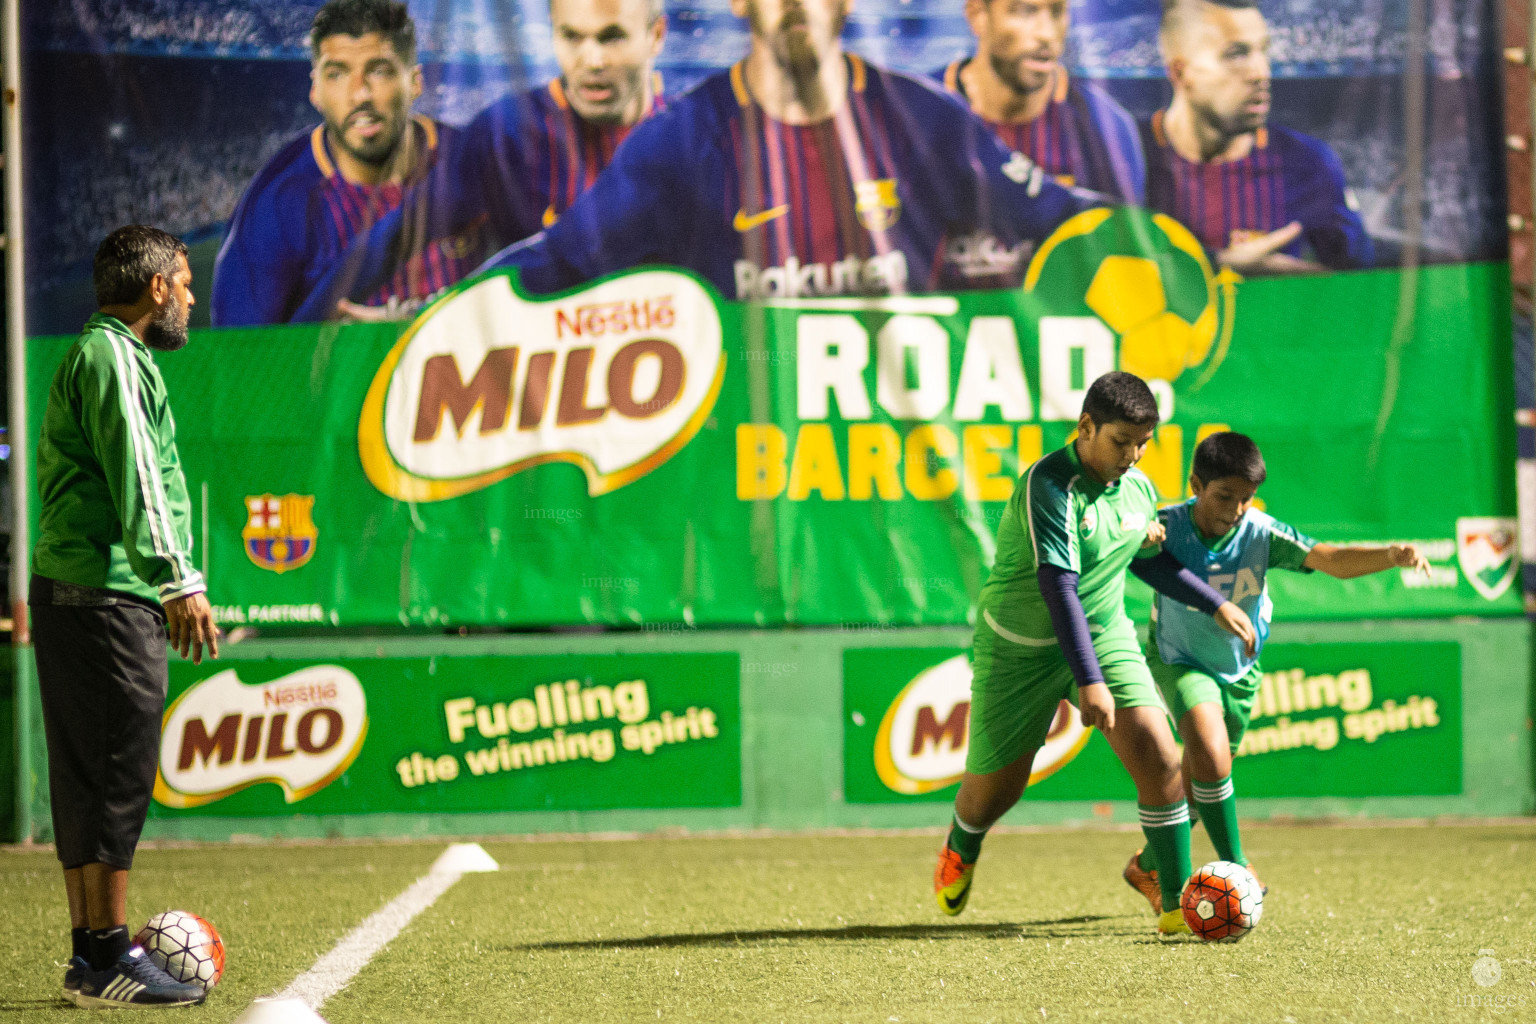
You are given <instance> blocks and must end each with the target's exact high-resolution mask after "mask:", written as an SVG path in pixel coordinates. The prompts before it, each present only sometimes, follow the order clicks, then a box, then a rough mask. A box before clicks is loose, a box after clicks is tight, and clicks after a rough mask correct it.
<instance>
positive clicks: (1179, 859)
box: [1136, 800, 1189, 909]
mask: <svg viewBox="0 0 1536 1024" xmlns="http://www.w3.org/2000/svg"><path fill="white" fill-rule="evenodd" d="M1136 810H1137V812H1138V813H1140V815H1141V831H1142V832H1143V833H1144V834H1145V835H1146V837H1147V852H1149V853H1151V854H1152V860H1153V861H1154V862H1155V863H1156V864H1157V884H1158V885H1159V886H1160V887H1161V888H1162V890H1163V906H1164V907H1165V908H1169V909H1172V908H1174V907H1177V906H1178V905H1179V897H1180V896H1181V895H1183V890H1184V880H1185V879H1186V878H1188V877H1189V806H1188V805H1187V804H1185V802H1184V801H1183V800H1180V801H1179V802H1178V803H1175V804H1168V805H1167V806H1166V807H1148V806H1147V805H1146V804H1137V805H1136ZM1143 857H1144V858H1145V854H1143ZM1143 867H1145V864H1143Z"/></svg>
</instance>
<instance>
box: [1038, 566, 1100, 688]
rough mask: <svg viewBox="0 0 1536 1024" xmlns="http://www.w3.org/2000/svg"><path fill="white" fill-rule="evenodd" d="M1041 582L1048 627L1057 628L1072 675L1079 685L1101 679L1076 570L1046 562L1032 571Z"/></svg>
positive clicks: (1062, 650) (1057, 637) (1058, 641)
mask: <svg viewBox="0 0 1536 1024" xmlns="http://www.w3.org/2000/svg"><path fill="white" fill-rule="evenodd" d="M1035 578H1036V579H1037V580H1038V582H1039V584H1040V596H1041V597H1043V598H1045V607H1046V608H1047V609H1048V610H1049V611H1050V613H1051V627H1052V628H1053V629H1054V630H1055V631H1056V641H1057V643H1059V644H1060V645H1061V653H1062V654H1063V655H1065V656H1066V659H1067V665H1068V667H1070V668H1071V669H1072V678H1073V679H1075V680H1077V685H1078V687H1079V688H1082V687H1084V686H1092V685H1093V684H1095V683H1102V682H1103V681H1104V671H1103V670H1102V669H1101V668H1099V656H1098V655H1097V654H1095V653H1094V650H1093V634H1092V633H1090V632H1089V631H1088V616H1087V615H1086V614H1084V612H1083V602H1082V601H1081V600H1079V599H1078V596H1077V573H1075V572H1067V571H1066V570H1065V569H1060V568H1057V567H1056V566H1054V565H1051V564H1050V563H1049V562H1047V563H1044V564H1042V565H1041V566H1040V568H1039V569H1038V570H1037V571H1036V573H1035Z"/></svg>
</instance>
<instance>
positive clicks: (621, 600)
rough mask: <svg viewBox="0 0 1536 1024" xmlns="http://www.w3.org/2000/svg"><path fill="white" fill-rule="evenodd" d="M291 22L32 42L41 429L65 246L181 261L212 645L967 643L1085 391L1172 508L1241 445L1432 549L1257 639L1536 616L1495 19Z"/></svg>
mask: <svg viewBox="0 0 1536 1024" xmlns="http://www.w3.org/2000/svg"><path fill="white" fill-rule="evenodd" d="M320 6H321V5H320V4H318V3H313V2H303V3H301V2H289V0H262V2H256V0H242V2H239V3H220V4H212V3H206V2H203V0H158V2H157V3H156V4H154V5H153V7H154V14H153V16H148V15H144V14H143V13H142V12H139V11H137V5H128V4H126V3H123V2H122V0H80V2H77V3H72V4H56V5H29V9H28V11H27V14H26V18H27V25H26V39H25V42H26V48H27V74H28V79H29V87H28V89H27V90H26V95H27V96H28V97H29V101H28V102H29V103H30V109H29V111H28V115H29V116H28V123H29V125H30V129H29V136H28V138H27V145H28V150H27V160H28V162H29V167H30V179H31V180H33V181H36V182H38V183H39V184H38V186H37V187H36V188H35V189H34V190H33V191H32V192H31V194H30V197H29V206H28V209H27V255H28V260H29V300H30V301H29V310H30V333H31V334H32V336H33V341H32V350H31V354H32V368H31V386H32V392H33V398H34V402H35V406H34V407H35V408H39V409H40V408H41V406H42V402H41V399H42V396H43V394H44V391H45V389H46V386H47V381H48V379H49V376H50V374H51V372H52V368H53V366H54V364H55V362H56V360H57V358H58V356H59V355H60V354H61V353H62V351H63V348H64V346H65V345H67V343H68V340H69V338H70V336H71V335H72V334H73V333H74V332H75V331H76V330H77V329H78V327H79V324H80V323H81V322H82V321H83V320H84V318H85V317H86V316H87V315H89V313H90V312H91V310H92V302H91V295H90V287H89V280H90V257H91V253H92V251H93V248H94V245H95V243H96V241H97V240H98V239H99V238H100V237H101V236H102V235H103V234H104V233H105V232H106V231H107V230H110V229H111V228H112V227H114V226H116V225H118V224H120V223H127V222H131V221H147V222H153V223H156V224H159V225H161V226H163V227H166V228H168V229H170V230H172V231H174V232H175V233H177V234H178V235H180V236H181V237H183V238H184V239H186V240H187V242H188V243H189V245H190V246H191V249H192V265H193V270H194V275H195V283H194V289H195V291H196V292H197V295H198V298H199V302H198V304H197V306H196V307H195V308H194V310H193V317H194V321H193V322H194V325H195V326H198V327H200V328H201V329H203V330H204V331H206V332H208V333H207V334H206V335H204V336H203V338H202V340H201V341H200V343H199V344H197V345H194V346H191V347H190V348H188V349H187V351H186V352H184V353H180V354H177V355H175V356H171V357H168V358H166V359H165V360H163V371H164V373H165V376H166V378H167V380H168V381H169V383H170V387H171V389H172V392H173V393H174V394H175V396H176V408H177V416H178V422H179V424H180V427H181V430H180V434H179V443H180V446H181V451H182V454H183V458H184V461H185V465H186V470H187V475H188V482H189V488H190V490H191V493H192V499H193V506H194V516H195V518H196V520H197V522H196V524H195V532H196V535H197V538H198V550H199V552H200V553H201V557H202V558H204V559H205V560H206V562H207V563H208V564H207V565H206V566H205V568H206V569H207V571H208V573H209V575H210V578H214V579H217V580H219V586H218V588H217V598H218V601H219V607H218V609H217V611H218V615H219V617H220V619H221V621H222V622H223V623H224V624H225V625H226V626H229V627H235V626H240V625H267V624H281V625H284V626H289V627H313V628H317V629H323V628H329V627H336V626H374V625H398V624H403V625H407V626H450V627H452V626H568V625H602V626H615V627H632V628H640V627H652V626H675V627H677V628H693V627H697V626H707V625H749V626H779V625H793V624H803V625H836V624H847V623H870V624H883V625H896V626H901V625H961V624H965V623H966V622H968V621H969V620H970V617H971V616H972V615H973V602H974V599H975V596H976V594H977V592H978V590H979V587H980V584H981V582H982V580H983V579H984V578H985V573H986V567H987V566H988V564H989V563H990V559H991V556H992V552H993V546H994V536H995V529H996V525H997V522H998V520H999V517H1000V515H1001V512H1002V509H1003V507H1004V504H1005V502H1006V500H1007V498H1008V496H1009V494H1010V493H1011V490H1012V486H1013V481H1014V479H1015V478H1016V477H1017V475H1018V474H1019V473H1020V472H1021V470H1022V469H1023V468H1025V467H1027V466H1028V465H1029V464H1030V463H1032V462H1033V461H1035V460H1036V459H1038V458H1039V457H1040V456H1041V455H1042V454H1043V453H1045V452H1049V451H1050V450H1052V449H1053V448H1055V447H1058V446H1060V445H1061V444H1063V443H1064V442H1065V440H1066V439H1067V437H1068V436H1069V433H1070V431H1071V430H1072V428H1073V426H1074V424H1075V421H1076V419H1077V416H1078V412H1079V409H1080V406H1081V402H1082V396H1083V393H1084V390H1085V389H1086V387H1087V385H1088V383H1089V382H1091V381H1092V380H1093V379H1094V378H1095V377H1096V376H1097V375H1099V374H1100V373H1103V372H1105V371H1108V370H1111V369H1116V368H1120V369H1125V370H1129V371H1131V372H1134V373H1137V374H1138V375H1140V376H1142V377H1143V378H1145V379H1147V380H1149V381H1150V382H1152V384H1153V387H1154V391H1155V393H1156V394H1157V395H1158V398H1159V402H1160V403H1161V405H1162V409H1163V413H1164V423H1163V425H1162V427H1161V428H1160V430H1159V432H1158V435H1157V438H1156V439H1155V441H1154V443H1153V445H1152V448H1151V450H1150V452H1149V454H1148V457H1147V459H1146V460H1145V462H1144V464H1143V468H1144V469H1145V470H1146V472H1147V473H1148V475H1149V476H1150V477H1151V478H1152V479H1153V481H1154V482H1155V484H1156V485H1157V487H1158V490H1159V492H1160V494H1161V497H1162V498H1163V499H1164V500H1166V501H1174V500H1178V499H1180V498H1182V497H1184V496H1185V495H1186V493H1187V491H1186V488H1187V478H1188V474H1189V460H1190V454H1191V452H1192V450H1193V447H1194V445H1195V444H1196V443H1197V442H1198V441H1199V440H1200V438H1202V437H1203V436H1205V435H1206V434H1208V433H1210V432H1212V431H1216V430H1221V429H1227V428H1232V429H1238V430H1242V431H1244V432H1246V433H1249V434H1251V435H1253V436H1254V437H1255V438H1256V439H1257V440H1258V441H1259V442H1260V443H1261V445H1262V446H1263V447H1264V450H1265V453H1266V455H1267V457H1268V460H1269V464H1270V467H1271V476H1272V483H1271V484H1269V485H1268V486H1267V487H1266V489H1265V494H1264V497H1265V500H1266V502H1268V503H1269V506H1270V507H1271V508H1273V509H1274V510H1275V511H1276V512H1277V514H1281V515H1283V516H1284V517H1285V519H1286V520H1287V521H1289V522H1292V523H1295V524H1296V525H1297V526H1298V528H1301V529H1303V530H1306V531H1307V532H1308V533H1311V534H1314V535H1319V536H1327V537H1329V538H1332V539H1337V540H1339V541H1343V542H1348V541H1362V542H1364V541H1376V542H1386V541H1414V542H1417V543H1419V544H1421V545H1422V546H1423V547H1424V549H1425V551H1426V552H1427V553H1428V554H1429V556H1430V558H1431V561H1432V571H1431V573H1430V574H1429V575H1427V576H1422V575H1421V576H1412V575H1410V574H1408V573H1401V574H1399V573H1396V572H1394V573H1391V574H1383V575H1381V576H1377V577H1371V578H1369V579H1364V580H1359V581H1353V582H1349V583H1346V584H1343V585H1339V584H1334V583H1330V584H1328V585H1320V584H1317V583H1316V582H1315V581H1313V580H1311V579H1308V578H1302V577H1297V578H1294V579H1290V578H1287V579H1285V580H1279V579H1277V580H1276V581H1275V587H1276V591H1277V595H1278V596H1277V604H1278V605H1279V607H1280V608H1281V609H1282V610H1283V613H1284V614H1289V615H1293V616H1296V617H1304V618H1314V619H1316V618H1357V617H1365V618H1371V617H1390V616H1408V617H1415V616H1451V615H1464V614H1475V615H1487V614H1515V613H1517V612H1518V610H1519V587H1518V586H1514V582H1515V577H1516V575H1517V573H1516V570H1517V568H1518V565H1519V559H1518V555H1517V552H1516V529H1515V526H1514V516H1515V496H1514V486H1513V474H1512V472H1511V471H1510V467H1511V464H1512V462H1513V460H1514V420H1513V415H1512V414H1513V398H1512V389H1511V386H1510V383H1509V381H1510V376H1511V373H1512V369H1511V367H1510V366H1509V365H1508V364H1509V356H1508V344H1507V337H1508V335H1507V333H1506V332H1507V331H1508V325H1507V322H1505V321H1504V319H1503V318H1504V317H1505V314H1504V313H1503V312H1502V310H1503V309H1504V307H1505V306H1506V305H1507V303H1506V302H1505V301H1504V297H1505V295H1506V293H1507V289H1508V276H1507V271H1506V269H1505V266H1504V264H1503V260H1504V259H1505V258H1506V251H1505V250H1506V238H1505V231H1504V225H1503V223H1502V218H1503V214H1502V211H1503V209H1504V206H1505V204H1504V199H1503V187H1504V186H1503V181H1502V169H1501V163H1500V148H1499V147H1500V145H1501V132H1500V129H1499V128H1498V124H1499V121H1500V113H1499V104H1498V98H1497V97H1498V91H1497V74H1498V66H1497V57H1498V36H1497V19H1496V17H1495V14H1494V9H1493V6H1492V5H1491V4H1490V3H1486V2H1481V0H1444V2H1437V3H1433V4H1430V5H1427V9H1426V12H1427V13H1426V16H1427V17H1428V19H1429V20H1428V22H1427V23H1425V24H1423V25H1418V26H1411V25H1410V24H1409V19H1410V9H1409V5H1408V4H1406V3H1398V2H1385V3H1366V2H1364V0H1343V2H1331V3H1321V2H1315V0H1284V2H1282V0H1258V2H1256V3H1251V2H1246V0H1230V2H1229V0H1222V2H1219V3H1202V4H1179V3H1173V4H1167V5H1165V4H1163V3H1161V2H1159V0H1038V2H1037V0H973V2H971V3H964V2H961V0H943V2H940V0H865V2H861V3H859V4H857V5H854V4H851V3H848V2H846V0H798V2H794V3H778V2H769V0H735V2H732V3H726V2H723V0H699V2H692V3H671V2H667V3H662V2H660V0H655V2H651V0H620V2H619V3H618V5H617V7H618V8H619V9H620V12H619V15H618V17H617V24H618V25H620V28H619V29H613V28H612V26H609V27H607V28H604V29H603V31H601V32H599V31H596V30H594V29H592V27H591V26H592V24H593V16H592V14H591V11H590V10H589V8H590V7H591V6H592V5H590V4H585V3H583V2H581V0H555V2H554V3H547V2H546V0H526V2H513V0H479V2H470V0H440V2H413V3H411V4H410V13H411V18H410V21H409V23H408V24H407V25H406V26H404V27H402V29H401V31H399V32H398V33H396V34H394V35H393V36H391V37H390V38H389V39H387V40H385V41H384V43H383V44H382V45H381V46H375V47H374V48H372V49H368V48H366V47H361V48H360V47H359V46H358V45H356V44H357V43H358V40H357V39H356V38H354V37H350V36H348V35H346V34H345V33H341V34H339V35H331V36H329V37H327V39H325V40H322V41H321V42H320V43H319V44H317V45H312V44H311V39H310V29H311V26H312V23H313V22H314V19H315V15H316V12H317V11H318V10H319V8H320ZM130 7H134V8H135V11H134V12H132V13H130V11H129V8H130ZM605 24H606V23H605ZM349 40H350V41H349ZM87 98H89V99H90V102H86V99H87ZM1323 454H1326V456H1327V457H1326V458H1323V457H1320V456H1321V455H1323ZM381 581H382V583H381Z"/></svg>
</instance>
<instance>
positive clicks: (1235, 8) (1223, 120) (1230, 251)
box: [1142, 0, 1374, 274]
mask: <svg viewBox="0 0 1536 1024" xmlns="http://www.w3.org/2000/svg"><path fill="white" fill-rule="evenodd" d="M1161 45H1162V50H1163V59H1164V61H1165V63H1166V64H1167V69H1168V79H1169V81H1170V82H1172V84H1173V102H1172V103H1171V104H1169V106H1168V108H1167V109H1166V110H1161V111H1158V112H1157V113H1156V114H1154V115H1153V116H1152V117H1151V119H1150V120H1148V121H1147V122H1146V123H1145V124H1144V125H1143V126H1142V140H1143V143H1144V145H1145V149H1146V154H1147V204H1148V205H1149V206H1151V207H1152V208H1153V209H1156V210H1160V211H1162V212H1164V213H1167V214H1171V215H1172V216H1173V217H1174V218H1175V219H1177V220H1178V221H1179V222H1181V223H1183V224H1185V225H1186V226H1188V227H1189V229H1190V230H1191V231H1193V232H1194V233H1195V235H1196V236H1197V237H1198V238H1199V239H1200V241H1201V242H1202V243H1204V245H1205V246H1206V248H1207V249H1209V250H1211V252H1213V253H1215V254H1217V256H1218V258H1219V260H1220V261H1221V262H1222V263H1223V264H1226V265H1227V266H1231V267H1233V268H1235V269H1237V270H1239V271H1242V272H1244V273H1270V274H1273V273H1297V272H1303V273H1304V272H1311V271H1319V270H1322V269H1324V268H1327V269H1332V270H1348V269H1352V268H1356V267H1365V266H1369V265H1370V264H1371V262H1372V260H1373V259H1374V253H1373V246H1372V244H1371V239H1370V236H1369V235H1367V234H1366V232H1365V226H1364V224H1362V223H1361V220H1360V214H1359V213H1358V210H1357V207H1358V204H1357V203H1356V202H1355V199H1354V195H1353V193H1352V192H1351V191H1350V189H1349V188H1348V186H1347V184H1346V183H1345V180H1344V169H1343V166H1342V165H1341V164H1340V162H1339V158H1338V156H1337V155H1335V154H1334V152H1333V151H1332V150H1331V149H1329V148H1328V146H1327V144H1326V143H1324V142H1322V141H1320V140H1318V139H1314V138H1312V137H1311V136H1308V135H1303V134H1302V133H1301V132H1298V131H1293V130H1291V129H1289V128H1284V127H1281V126H1279V125H1272V124H1269V123H1268V121H1269V113H1270V62H1269V26H1268V24H1267V23H1266V22H1265V20H1264V15H1263V14H1261V13H1260V12H1259V8H1258V6H1257V4H1256V2H1255V0H1164V2H1163V23H1162V32H1161Z"/></svg>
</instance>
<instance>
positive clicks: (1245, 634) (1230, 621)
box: [1212, 601, 1259, 658]
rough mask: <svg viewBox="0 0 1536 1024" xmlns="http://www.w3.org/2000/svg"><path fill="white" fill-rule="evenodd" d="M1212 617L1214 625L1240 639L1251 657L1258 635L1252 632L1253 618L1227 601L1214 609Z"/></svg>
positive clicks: (1256, 644) (1257, 641)
mask: <svg viewBox="0 0 1536 1024" xmlns="http://www.w3.org/2000/svg"><path fill="white" fill-rule="evenodd" d="M1212 618H1214V619H1215V620H1216V625H1218V626H1220V627H1221V628H1222V629H1224V630H1226V631H1227V632H1228V633H1231V634H1232V635H1233V636H1235V637H1237V638H1238V639H1239V640H1241V641H1242V642H1243V646H1244V647H1246V648H1247V650H1248V657H1250V658H1251V657H1253V654H1254V650H1255V648H1256V647H1257V646H1258V643H1259V635H1258V634H1257V633H1255V632H1254V630H1253V620H1252V619H1250V618H1249V617H1248V613H1247V612H1245V611H1243V610H1242V609H1241V608H1239V607H1238V606H1237V605H1235V604H1233V603H1232V602H1231V601H1228V602H1227V603H1226V604H1224V605H1222V606H1221V607H1220V608H1217V609H1216V614H1215V615H1213V616H1212Z"/></svg>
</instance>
